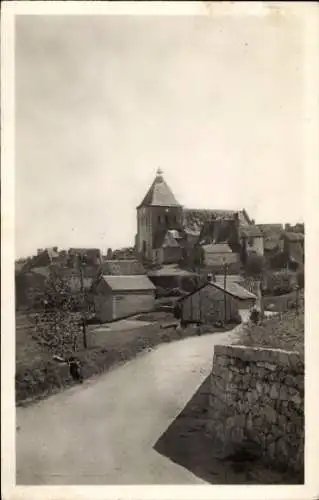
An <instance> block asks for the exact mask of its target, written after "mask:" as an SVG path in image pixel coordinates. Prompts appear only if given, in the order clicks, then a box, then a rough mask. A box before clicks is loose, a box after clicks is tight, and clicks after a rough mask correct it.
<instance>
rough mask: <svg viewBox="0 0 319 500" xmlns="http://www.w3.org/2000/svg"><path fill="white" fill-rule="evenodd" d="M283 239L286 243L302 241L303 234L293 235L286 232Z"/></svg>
mask: <svg viewBox="0 0 319 500" xmlns="http://www.w3.org/2000/svg"><path fill="white" fill-rule="evenodd" d="M283 237H284V238H286V239H287V240H288V241H304V234H303V233H294V232H288V231H287V232H285V233H284V234H283Z"/></svg>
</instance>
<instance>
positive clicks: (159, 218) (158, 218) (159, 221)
mask: <svg viewBox="0 0 319 500" xmlns="http://www.w3.org/2000/svg"><path fill="white" fill-rule="evenodd" d="M157 222H158V223H159V224H160V223H161V216H160V215H158V216H157Z"/></svg>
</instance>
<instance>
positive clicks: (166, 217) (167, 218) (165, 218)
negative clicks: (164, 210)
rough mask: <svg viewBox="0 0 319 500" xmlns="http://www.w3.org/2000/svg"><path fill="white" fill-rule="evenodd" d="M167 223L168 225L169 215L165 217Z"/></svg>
mask: <svg viewBox="0 0 319 500" xmlns="http://www.w3.org/2000/svg"><path fill="white" fill-rule="evenodd" d="M165 222H166V224H168V215H165Z"/></svg>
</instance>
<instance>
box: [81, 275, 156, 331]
mask: <svg viewBox="0 0 319 500" xmlns="http://www.w3.org/2000/svg"><path fill="white" fill-rule="evenodd" d="M91 291H92V295H93V303H94V310H95V315H96V318H97V319H99V320H100V321H101V322H102V323H104V322H109V321H114V320H117V319H120V318H125V317H128V316H131V315H133V314H136V313H142V312H148V311H153V310H154V308H155V286H154V285H153V283H152V282H151V281H150V280H149V279H148V277H147V276H145V275H136V276H109V275H108V276H103V275H100V276H99V277H98V278H97V279H96V281H95V282H94V283H93V285H92V288H91Z"/></svg>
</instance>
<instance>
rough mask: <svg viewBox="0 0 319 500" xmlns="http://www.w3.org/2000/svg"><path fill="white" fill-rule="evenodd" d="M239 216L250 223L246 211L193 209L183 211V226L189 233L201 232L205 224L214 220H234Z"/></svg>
mask: <svg viewBox="0 0 319 500" xmlns="http://www.w3.org/2000/svg"><path fill="white" fill-rule="evenodd" d="M236 214H239V216H242V217H243V218H244V219H245V220H246V221H247V224H249V223H250V219H249V217H248V215H247V213H246V211H245V210H221V209H192V208H186V209H184V210H183V225H184V228H185V230H187V231H189V230H190V231H201V229H202V227H203V225H204V223H207V222H211V221H212V220H213V219H219V220H222V219H234V217H235V215H236Z"/></svg>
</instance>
